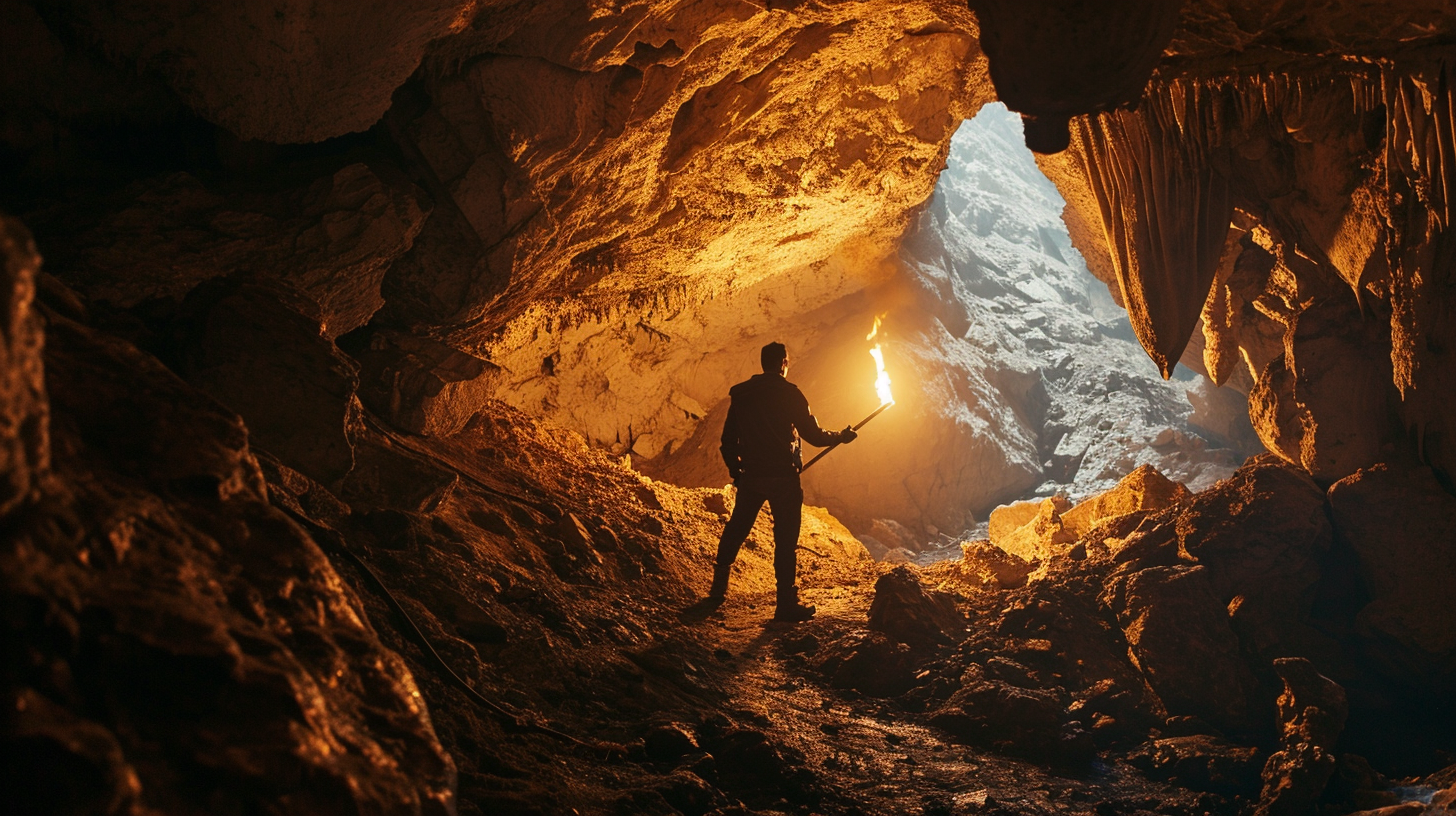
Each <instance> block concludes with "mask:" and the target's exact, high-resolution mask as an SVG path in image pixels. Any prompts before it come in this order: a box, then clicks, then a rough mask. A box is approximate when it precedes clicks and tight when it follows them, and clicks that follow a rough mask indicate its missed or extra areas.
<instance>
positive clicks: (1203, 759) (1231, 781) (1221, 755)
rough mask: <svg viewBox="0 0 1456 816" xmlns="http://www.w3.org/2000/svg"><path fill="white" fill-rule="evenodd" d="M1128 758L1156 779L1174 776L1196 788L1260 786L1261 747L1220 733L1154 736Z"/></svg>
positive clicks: (1238, 790)
mask: <svg viewBox="0 0 1456 816" xmlns="http://www.w3.org/2000/svg"><path fill="white" fill-rule="evenodd" d="M1128 759H1129V761H1130V762H1132V764H1133V765H1135V766H1137V767H1138V768H1140V769H1142V771H1143V772H1144V773H1146V774H1147V775H1148V776H1149V777H1151V778H1153V779H1173V780H1176V781H1177V782H1178V783H1179V784H1182V785H1187V786H1188V787H1190V788H1193V789H1195V790H1202V791H1209V792H1217V793H1223V794H1248V793H1251V792H1252V791H1253V790H1254V789H1255V788H1257V787H1258V779H1259V751H1258V749H1256V748H1249V747H1245V746H1241V745H1232V744H1230V743H1228V742H1226V741H1224V740H1221V739H1218V738H1217V737H1210V736H1207V735H1202V734H1199V735H1192V736H1186V737H1169V738H1167V739H1158V740H1152V741H1150V742H1148V743H1147V744H1146V745H1144V746H1143V747H1141V748H1140V749H1138V750H1137V751H1136V752H1134V753H1133V754H1131V755H1130V756H1129V757H1128Z"/></svg>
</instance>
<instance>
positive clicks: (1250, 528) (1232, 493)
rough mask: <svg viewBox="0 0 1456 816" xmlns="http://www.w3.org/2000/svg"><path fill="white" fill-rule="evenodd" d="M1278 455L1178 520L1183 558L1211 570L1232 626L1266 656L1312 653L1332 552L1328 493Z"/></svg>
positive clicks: (1258, 462)
mask: <svg viewBox="0 0 1456 816" xmlns="http://www.w3.org/2000/svg"><path fill="white" fill-rule="evenodd" d="M1271 459H1273V457H1271V456H1265V457H1263V458H1256V459H1253V460H1250V462H1249V464H1247V465H1245V466H1244V467H1242V468H1240V469H1239V471H1238V472H1237V473H1235V474H1234V475H1233V477H1232V478H1230V479H1228V480H1227V481H1224V482H1220V483H1219V485H1218V486H1217V487H1215V488H1213V489H1212V490H1208V491H1205V492H1204V493H1200V494H1199V495H1198V496H1197V497H1195V498H1194V499H1193V501H1192V503H1191V504H1190V505H1189V506H1188V508H1187V509H1186V510H1185V511H1184V512H1183V513H1181V514H1180V515H1179V517H1178V540H1179V546H1180V547H1181V548H1182V549H1183V551H1185V552H1187V553H1188V554H1189V555H1191V556H1192V557H1194V558H1195V559H1197V560H1198V563H1199V564H1202V565H1203V566H1204V567H1205V568H1206V569H1207V575H1208V579H1209V584H1210V586H1211V587H1212V589H1213V592H1214V595H1215V596H1216V597H1217V598H1218V600H1219V601H1220V602H1221V603H1223V604H1226V605H1229V609H1230V615H1231V616H1232V620H1231V623H1232V624H1233V626H1234V629H1235V631H1237V632H1238V633H1239V634H1240V635H1241V636H1242V637H1244V638H1245V640H1246V645H1247V646H1248V647H1249V648H1250V649H1252V650H1253V651H1254V652H1256V653H1259V654H1269V655H1270V656H1279V655H1288V654H1309V649H1310V644H1311V639H1312V638H1314V637H1315V636H1314V634H1313V633H1312V632H1311V631H1310V630H1308V629H1307V628H1306V627H1305V626H1304V625H1303V623H1302V621H1303V620H1304V619H1305V618H1307V616H1308V614H1309V611H1310V605H1311V603H1312V602H1313V600H1314V592H1315V585H1316V583H1317V582H1318V581H1319V580H1320V578H1321V575H1322V570H1323V567H1322V564H1323V561H1324V557H1325V554H1326V552H1327V551H1328V550H1329V548H1330V543H1331V531H1330V524H1329V520H1328V518H1327V516H1326V513H1325V503H1324V495H1323V491H1321V490H1320V489H1319V487H1318V486H1317V485H1316V484H1315V483H1314V481H1313V480H1312V479H1311V478H1310V477H1309V476H1307V475H1305V474H1304V473H1303V472H1302V471H1300V470H1298V469H1296V468H1294V467H1291V466H1289V465H1287V464H1285V463H1283V462H1279V461H1277V460H1275V461H1272V462H1271V461H1269V460H1271Z"/></svg>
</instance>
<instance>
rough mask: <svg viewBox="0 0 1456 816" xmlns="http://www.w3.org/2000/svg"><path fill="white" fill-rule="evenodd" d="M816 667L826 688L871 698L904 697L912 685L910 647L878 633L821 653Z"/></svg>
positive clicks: (834, 645) (913, 674)
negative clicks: (829, 686)
mask: <svg viewBox="0 0 1456 816" xmlns="http://www.w3.org/2000/svg"><path fill="white" fill-rule="evenodd" d="M821 651H822V652H823V656H822V657H820V658H819V660H818V661H817V663H816V665H817V667H818V669H819V671H820V672H821V673H823V674H824V675H826V676H827V677H828V678H829V685H831V686H833V687H834V688H838V689H853V690H855V691H858V692H860V693H862V694H868V695H870V696H872V697H894V696H897V695H900V694H904V693H905V692H906V691H908V690H909V689H910V687H911V686H913V685H914V684H915V660H914V657H913V656H912V655H911V653H910V647H909V646H906V645H905V644H903V643H899V642H897V641H894V640H892V639H890V638H888V637H885V636H884V635H881V634H879V633H878V632H870V633H869V634H867V635H864V636H863V637H852V638H849V639H847V640H844V641H840V642H838V643H835V644H833V645H832V646H831V647H829V648H825V649H823V650H821Z"/></svg>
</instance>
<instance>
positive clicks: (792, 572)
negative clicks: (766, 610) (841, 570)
mask: <svg viewBox="0 0 1456 816" xmlns="http://www.w3.org/2000/svg"><path fill="white" fill-rule="evenodd" d="M768 502H769V509H771V510H772V511H773V521H774V579H775V581H776V582H777V584H778V609H777V611H776V612H775V613H774V618H775V619H776V620H789V621H800V620H808V619H809V618H810V617H812V616H813V615H814V607H812V606H805V605H803V604H801V603H799V587H798V573H799V527H800V525H801V523H802V522H803V516H804V489H803V488H802V487H801V486H800V485H799V479H798V477H792V478H790V479H785V480H784V481H783V484H781V485H775V489H774V490H773V491H772V492H771V493H770V494H769V499H768Z"/></svg>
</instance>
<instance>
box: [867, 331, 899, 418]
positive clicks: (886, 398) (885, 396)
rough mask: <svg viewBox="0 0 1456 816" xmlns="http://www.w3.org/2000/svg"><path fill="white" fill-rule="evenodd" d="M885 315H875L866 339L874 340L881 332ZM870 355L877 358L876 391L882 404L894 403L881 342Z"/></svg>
mask: <svg viewBox="0 0 1456 816" xmlns="http://www.w3.org/2000/svg"><path fill="white" fill-rule="evenodd" d="M883 317H884V315H876V316H875V325H874V328H872V329H870V333H869V334H867V335H865V339H866V340H873V339H875V335H877V334H879V333H880V319H881V318H883ZM870 356H871V357H873V358H875V371H876V374H875V393H876V394H878V395H879V397H880V404H881V405H892V404H894V402H895V398H894V397H893V396H891V394H890V375H889V374H887V373H885V354H884V352H882V351H880V344H879V343H876V344H875V347H874V348H872V349H870Z"/></svg>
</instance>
